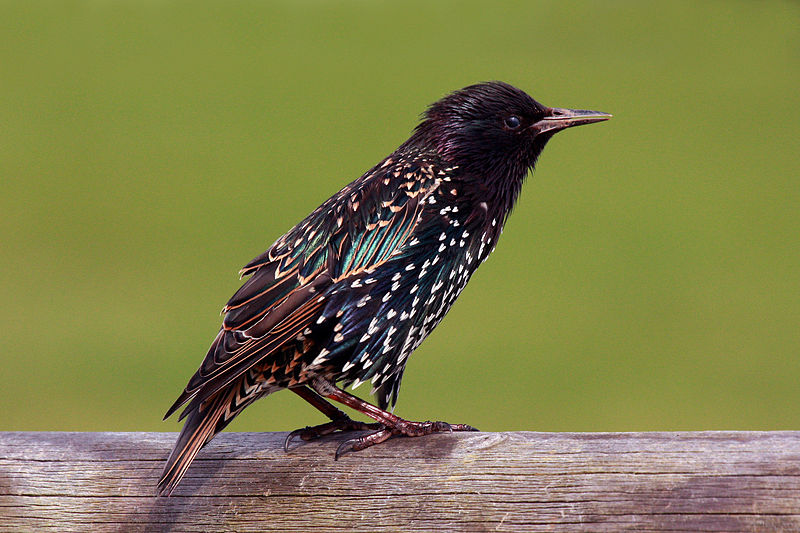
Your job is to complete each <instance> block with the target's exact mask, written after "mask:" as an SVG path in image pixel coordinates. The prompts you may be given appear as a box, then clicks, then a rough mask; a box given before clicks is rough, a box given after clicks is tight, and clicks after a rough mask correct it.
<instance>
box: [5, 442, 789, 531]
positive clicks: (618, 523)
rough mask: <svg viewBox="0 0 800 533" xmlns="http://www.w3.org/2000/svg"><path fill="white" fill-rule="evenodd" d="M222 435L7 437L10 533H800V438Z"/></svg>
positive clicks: (6, 483) (8, 529)
mask: <svg viewBox="0 0 800 533" xmlns="http://www.w3.org/2000/svg"><path fill="white" fill-rule="evenodd" d="M285 436H286V434H285V433H223V434H220V435H219V436H217V437H216V438H215V439H214V440H213V441H212V442H211V444H209V445H208V446H207V447H206V448H205V449H204V450H203V451H202V452H201V453H200V455H199V456H198V458H197V459H196V460H195V462H194V463H193V465H192V467H191V468H190V469H189V472H188V474H187V475H186V478H185V479H184V480H183V482H182V483H181V485H180V486H179V487H178V489H177V490H176V491H175V493H174V495H173V496H172V497H170V498H156V497H155V496H154V494H155V486H156V482H157V480H158V476H159V474H160V473H161V468H162V466H163V463H164V461H165V459H166V457H167V454H168V453H169V450H170V448H171V446H172V444H173V441H174V440H175V435H174V434H169V433H14V432H6V433H0V530H1V531H59V532H63V531H120V532H129V531H198V532H211V531H273V530H275V531H278V530H279V531H303V532H305V531H328V530H337V531H526V532H528V531H624V530H630V531H800V432H699V433H528V432H525V433H454V434H444V435H431V436H429V437H424V438H419V439H394V440H392V441H390V442H388V443H385V444H383V445H381V446H376V447H374V448H370V449H367V450H364V451H362V452H358V453H354V454H348V455H346V456H344V457H342V458H341V459H340V460H339V461H334V460H333V453H334V450H335V449H336V445H337V439H336V438H329V439H323V440H321V441H318V442H314V443H303V444H301V445H299V446H295V447H294V449H293V450H291V451H290V452H289V453H288V454H287V453H284V451H283V439H284V437H285Z"/></svg>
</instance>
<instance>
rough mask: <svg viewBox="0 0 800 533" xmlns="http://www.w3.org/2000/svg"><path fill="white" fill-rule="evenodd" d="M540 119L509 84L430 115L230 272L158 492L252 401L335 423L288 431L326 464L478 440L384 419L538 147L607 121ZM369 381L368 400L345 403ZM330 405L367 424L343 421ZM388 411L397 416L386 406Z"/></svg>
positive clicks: (461, 96)
mask: <svg viewBox="0 0 800 533" xmlns="http://www.w3.org/2000/svg"><path fill="white" fill-rule="evenodd" d="M610 117H611V115H609V114H607V113H602V112H598V111H588V110H577V109H565V108H555V107H547V106H545V105H543V104H541V103H539V102H537V101H536V100H534V99H533V98H532V97H530V96H529V95H528V94H527V93H525V92H524V91H522V90H520V89H518V88H516V87H514V86H512V85H509V84H507V83H504V82H499V81H492V82H483V83H477V84H474V85H470V86H468V87H465V88H463V89H460V90H457V91H455V92H452V93H450V94H448V95H446V96H444V97H443V98H441V99H440V100H438V101H436V102H435V103H433V104H431V105H430V106H429V107H428V108H427V110H426V111H425V113H424V114H423V115H422V117H421V120H420V122H419V124H418V125H417V126H416V128H415V129H414V130H413V132H412V134H411V136H410V137H409V139H408V140H406V141H405V142H404V143H402V144H401V145H400V146H399V147H398V148H397V149H396V150H395V151H394V152H392V153H391V154H390V155H388V156H387V157H386V158H384V159H383V160H381V161H380V162H378V164H377V165H375V166H374V167H372V168H371V169H369V170H368V171H367V172H366V173H364V174H363V175H362V176H361V177H360V178H358V179H356V180H355V181H353V182H351V183H350V184H348V185H346V186H345V187H344V188H342V189H341V190H340V191H339V192H338V193H336V194H334V195H333V196H331V197H330V198H329V199H328V200H327V201H325V202H324V203H323V204H322V205H320V206H319V207H318V208H317V209H315V210H314V211H313V212H312V213H311V214H310V215H308V216H307V217H306V218H305V219H303V220H302V221H301V222H300V223H298V224H297V225H296V226H294V227H293V228H292V229H291V230H289V231H288V232H287V233H286V234H284V235H283V236H281V237H279V238H278V239H277V240H276V241H275V242H274V243H273V244H272V245H271V246H270V247H269V249H268V250H267V251H266V252H264V253H263V254H261V255H259V256H258V257H256V258H255V259H253V260H252V261H250V262H249V263H247V264H246V265H245V266H244V268H243V269H242V270H241V271H240V278H245V277H247V280H246V281H245V282H244V283H243V284H242V286H241V288H239V290H238V291H236V293H235V294H234V295H233V296H232V297H231V299H230V300H229V301H228V303H227V305H226V306H225V307H224V309H223V314H224V317H223V321H222V326H221V328H220V330H219V333H218V334H217V336H216V338H215V339H214V341H213V342H212V344H211V347H210V348H209V350H208V353H207V354H206V356H205V359H204V360H203V362H202V364H201V365H200V367H199V368H198V370H197V371H196V372H195V373H194V375H193V376H192V377H191V379H189V382H188V384H187V385H186V387H185V389H184V390H183V392H182V393H181V394H180V396H179V397H178V399H177V400H176V401H175V403H174V404H173V405H172V406H171V407H170V408H169V410H168V411H167V413H166V415H165V417H164V418H165V419H166V418H168V417H169V416H170V415H172V414H173V413H174V412H175V411H176V410H177V409H179V408H180V407H182V406H184V405H185V408H184V410H183V411H182V413H181V415H180V419H181V420H182V419H185V420H186V421H185V423H184V425H183V428H182V430H181V432H180V434H179V436H178V439H177V442H176V443H175V445H174V448H173V450H172V452H171V454H170V455H169V458H168V459H167V463H166V466H165V467H164V471H163V474H162V476H161V479H160V480H159V482H158V488H157V493H158V494H159V495H167V496H168V495H170V494H171V493H172V492H173V491H174V489H175V487H176V486H177V485H178V483H179V482H180V481H181V479H182V478H183V476H184V474H185V473H186V471H187V469H188V468H189V465H190V464H191V462H192V460H193V459H194V458H195V457H196V455H197V453H198V452H199V451H200V449H201V448H202V447H203V446H205V445H206V444H207V443H208V442H209V441H210V440H211V439H212V438H213V437H214V436H215V435H216V434H217V433H219V432H220V431H221V430H222V429H223V428H225V427H226V426H227V425H228V424H229V423H230V422H231V420H233V419H234V418H235V417H236V416H237V415H238V414H239V413H241V412H242V410H243V409H245V408H246V407H248V406H249V405H250V404H252V403H253V402H254V401H255V400H257V399H259V398H262V397H264V396H267V395H269V394H271V393H273V392H276V391H279V390H283V389H289V390H291V391H292V392H294V393H296V394H297V395H298V396H300V397H301V398H303V399H304V400H306V401H307V402H309V403H310V404H311V405H312V406H314V407H315V408H316V409H318V410H319V411H320V412H322V413H323V414H324V415H325V416H326V417H328V418H329V419H330V422H327V423H325V424H321V425H318V426H315V427H306V428H303V429H298V430H296V431H293V432H291V433H290V434H289V435H288V437H287V438H286V442H285V445H284V447H285V448H286V450H287V451H288V450H289V446H290V443H291V442H292V441H293V439H298V438H299V439H300V440H303V441H312V440H315V439H318V438H320V437H322V436H324V435H328V434H331V433H334V432H350V431H357V430H360V431H362V432H363V431H366V432H367V433H366V434H363V433H359V435H360V436H357V437H354V438H351V439H348V440H345V441H343V442H342V443H341V444H340V445H339V447H338V448H337V450H336V453H335V456H334V458H335V459H338V458H339V457H340V456H341V455H342V454H343V453H348V452H354V451H358V450H362V449H364V448H367V447H369V446H373V445H375V444H378V443H381V442H384V441H386V440H388V439H389V438H391V437H395V436H407V437H415V436H423V435H428V434H432V433H439V432H449V431H476V430H475V428H473V427H471V426H469V425H467V424H448V423H446V422H430V421H426V422H414V421H409V420H405V419H403V418H400V417H399V416H396V415H394V414H393V408H394V405H395V404H396V402H397V398H398V392H399V389H400V383H401V380H402V378H403V371H404V369H405V365H406V362H407V361H408V357H409V356H410V354H411V353H412V352H413V351H414V350H415V349H416V348H417V347H418V346H419V345H420V343H421V342H422V341H423V340H425V338H426V337H427V336H428V335H429V334H430V333H431V331H433V329H434V328H435V327H436V326H437V325H438V324H439V323H440V321H441V320H442V318H444V316H445V314H446V313H447V312H448V310H449V309H450V307H451V306H452V305H453V303H454V302H455V300H456V298H457V297H458V296H459V294H460V293H461V291H462V290H463V289H464V287H465V286H466V284H467V282H468V281H469V279H470V277H471V276H472V274H473V272H474V271H475V270H476V269H477V267H478V266H479V265H480V264H481V263H483V262H484V261H485V260H486V258H487V257H488V256H489V255H490V254H491V253H492V251H493V250H494V248H495V246H496V245H497V241H498V238H499V237H500V234H501V232H502V230H503V226H504V224H505V222H506V220H507V218H508V216H509V214H510V213H511V211H512V208H513V207H514V204H515V202H516V201H517V198H518V196H519V193H520V190H521V187H522V185H523V182H524V180H525V178H526V176H527V174H528V173H529V171H532V170H533V168H534V166H535V164H536V161H537V159H538V157H539V155H540V154H541V152H542V149H543V148H544V147H545V144H546V143H547V142H548V140H550V138H551V137H552V136H553V135H554V134H555V133H556V132H558V131H561V130H563V129H566V128H569V127H573V126H578V125H582V124H590V123H594V122H600V121H604V120H607V119H609V118H610ZM367 381H369V382H371V385H372V394H373V395H374V396H375V398H376V402H375V403H374V404H373V403H369V402H367V401H365V400H362V399H360V398H358V397H357V396H355V395H353V394H351V393H349V392H347V391H346V390H345V389H347V388H348V387H350V388H352V389H355V388H356V387H358V386H359V385H361V384H362V383H364V382H367ZM331 401H334V402H337V403H339V404H342V405H344V406H347V407H349V408H352V409H354V410H356V411H359V412H361V413H363V414H364V415H366V416H367V417H368V418H370V419H372V420H374V422H371V423H367V422H360V421H356V420H353V419H351V418H350V417H349V416H348V415H346V414H345V413H344V412H343V411H341V410H340V409H339V408H338V407H336V406H335V405H334V404H332V403H331ZM390 407H391V408H392V412H390V411H388V410H387V409H389V408H390Z"/></svg>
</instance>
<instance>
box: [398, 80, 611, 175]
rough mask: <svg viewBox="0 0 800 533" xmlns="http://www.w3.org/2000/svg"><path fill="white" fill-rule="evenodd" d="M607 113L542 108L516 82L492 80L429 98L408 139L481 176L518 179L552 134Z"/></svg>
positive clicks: (531, 165) (603, 116)
mask: <svg viewBox="0 0 800 533" xmlns="http://www.w3.org/2000/svg"><path fill="white" fill-rule="evenodd" d="M610 117H611V115H608V114H606V113H601V112H598V111H584V110H576V109H560V108H554V107H547V106H545V105H542V104H540V103H539V102H537V101H536V100H534V99H533V98H531V97H530V96H528V95H527V94H526V93H525V92H523V91H521V90H519V89H517V88H516V87H512V86H511V85H509V84H507V83H503V82H498V81H494V82H488V83H479V84H476V85H470V86H469V87H465V88H464V89H461V90H460V91H456V92H454V93H452V94H449V95H447V96H445V97H444V98H442V99H441V100H439V101H438V102H435V103H434V104H433V105H431V106H430V107H429V108H428V110H427V112H426V113H425V116H424V118H423V121H422V122H421V123H420V125H419V126H418V127H417V130H416V132H415V135H414V136H413V137H412V139H411V141H412V142H415V143H417V144H418V145H419V144H422V145H423V147H424V149H427V150H432V151H435V152H436V153H438V154H439V155H440V156H441V157H442V158H443V159H445V160H446V161H448V162H452V163H453V164H455V165H458V166H459V167H461V168H464V169H466V170H468V171H469V172H470V174H473V175H476V176H480V177H481V178H483V179H487V180H490V181H495V180H497V179H500V180H503V181H505V180H509V179H511V180H514V181H521V180H522V179H523V178H524V177H525V175H526V174H527V172H528V170H529V169H531V168H532V167H533V166H534V164H535V163H536V159H537V158H538V157H539V154H540V153H541V152H542V149H543V148H544V146H545V144H546V143H547V141H548V140H549V139H550V137H552V136H553V134H555V133H556V132H558V131H560V130H563V129H565V128H569V127H572V126H579V125H581V124H590V123H592V122H599V121H602V120H608V119H609V118H610Z"/></svg>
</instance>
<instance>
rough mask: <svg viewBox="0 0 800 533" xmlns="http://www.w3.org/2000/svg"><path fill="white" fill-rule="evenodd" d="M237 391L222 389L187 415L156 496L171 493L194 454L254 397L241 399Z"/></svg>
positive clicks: (234, 389) (231, 387) (232, 387)
mask: <svg viewBox="0 0 800 533" xmlns="http://www.w3.org/2000/svg"><path fill="white" fill-rule="evenodd" d="M239 388H240V384H238V383H236V384H234V385H232V386H228V387H225V388H224V389H222V390H221V391H219V392H218V393H217V394H215V395H214V396H212V397H211V398H209V399H208V400H206V401H205V402H203V403H202V404H200V405H199V406H198V407H196V408H195V409H194V410H193V411H190V412H189V413H188V416H187V417H186V422H185V423H184V425H183V429H181V433H180V435H178V441H177V442H176V443H175V447H174V448H173V449H172V453H171V454H170V455H169V458H168V459H167V464H166V466H165V467H164V472H163V473H162V474H161V479H160V480H159V482H158V495H159V496H169V495H170V494H172V491H173V490H175V487H177V486H178V483H180V481H181V479H183V476H184V474H186V470H187V469H188V468H189V465H190V464H191V463H192V461H193V460H194V458H195V456H197V452H199V451H200V449H201V448H202V447H203V446H205V445H206V444H207V443H208V442H209V441H210V440H211V439H212V438H214V435H216V434H217V433H219V432H220V431H222V429H223V428H224V427H225V426H227V425H228V424H229V423H230V422H231V420H233V418H234V417H235V416H236V415H238V414H239V413H240V412H241V411H242V409H244V408H245V407H246V406H248V405H249V404H250V403H252V402H253V401H254V400H255V399H256V398H257V397H258V395H248V396H246V397H244V398H242V397H241V396H240V394H239V392H240V390H239Z"/></svg>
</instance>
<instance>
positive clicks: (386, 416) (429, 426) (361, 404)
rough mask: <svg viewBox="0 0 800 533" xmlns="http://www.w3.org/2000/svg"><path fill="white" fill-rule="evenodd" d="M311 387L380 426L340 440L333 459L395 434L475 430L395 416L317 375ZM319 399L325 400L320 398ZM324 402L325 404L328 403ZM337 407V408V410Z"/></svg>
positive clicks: (419, 434) (464, 425)
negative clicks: (351, 437) (368, 431)
mask: <svg viewBox="0 0 800 533" xmlns="http://www.w3.org/2000/svg"><path fill="white" fill-rule="evenodd" d="M312 387H313V388H314V390H315V391H316V392H317V395H319V396H321V397H324V398H329V399H331V400H335V401H337V402H339V403H342V404H344V405H346V406H347V407H350V408H351V409H355V410H356V411H359V412H360V413H363V414H365V415H367V416H368V417H370V418H373V419H375V420H377V421H378V423H379V427H378V428H377V431H375V432H374V433H370V434H369V435H364V436H363V437H356V438H354V439H350V440H346V441H344V442H343V443H341V444H340V445H339V448H338V449H337V450H336V455H335V458H336V459H338V458H339V456H341V455H342V454H343V453H346V452H349V451H358V450H363V449H364V448H369V447H370V446H374V445H375V444H379V443H381V442H383V441H385V440H387V439H389V438H390V437H392V436H394V435H402V436H404V437H421V436H423V435H430V434H431V433H442V432H445V431H478V430H477V429H475V428H474V427H472V426H468V425H466V424H448V423H447V422H411V421H409V420H405V419H402V418H400V417H399V416H395V415H393V414H392V413H389V412H387V411H384V410H383V409H379V408H377V407H375V406H374V405H372V404H371V403H369V402H365V401H364V400H362V399H361V398H358V397H357V396H353V395H352V394H349V393H347V392H345V391H343V390H342V389H340V388H339V387H337V386H336V385H334V384H333V383H331V382H330V381H327V380H325V379H322V378H316V379H315V380H314V381H313V383H312ZM319 399H320V400H322V401H324V400H323V398H319ZM309 401H310V400H309ZM325 403H326V404H328V402H325ZM328 406H329V407H330V408H333V409H336V408H335V407H333V406H332V405H330V404H328ZM336 410H337V411H339V410H338V409H336ZM339 412H341V411H339ZM373 429H374V428H373Z"/></svg>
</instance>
